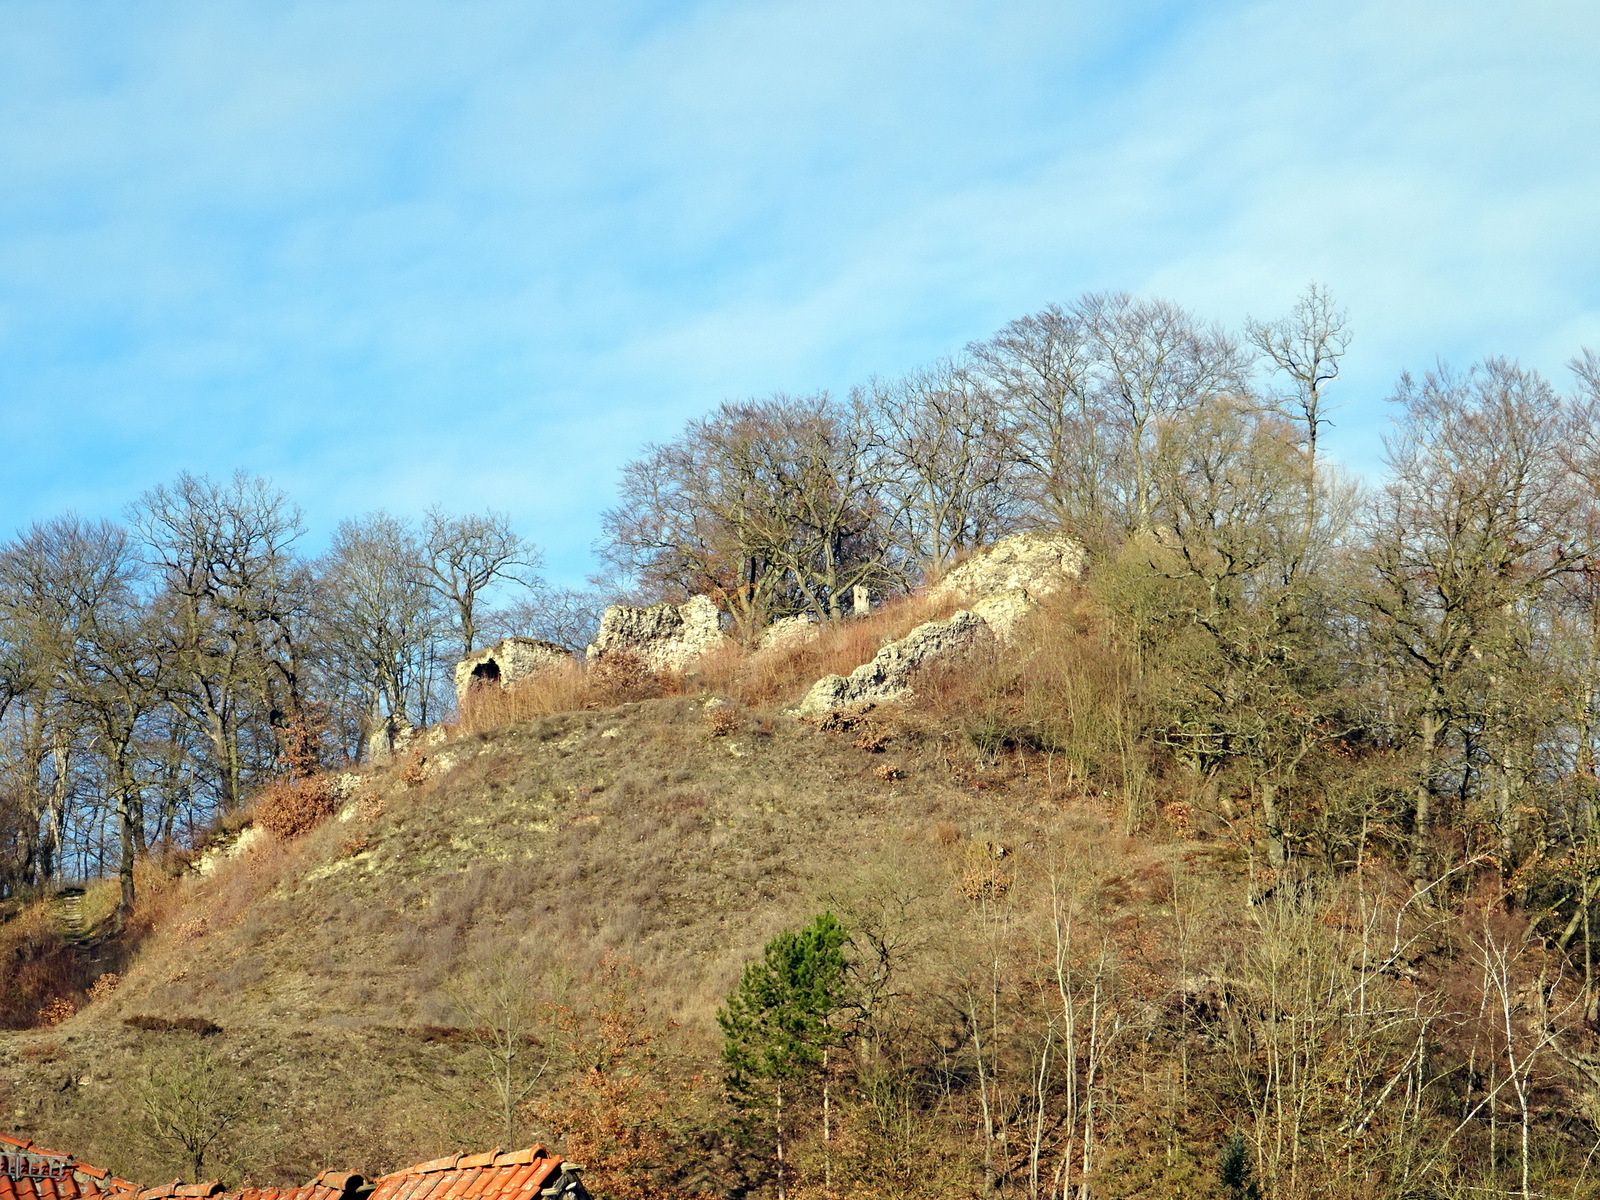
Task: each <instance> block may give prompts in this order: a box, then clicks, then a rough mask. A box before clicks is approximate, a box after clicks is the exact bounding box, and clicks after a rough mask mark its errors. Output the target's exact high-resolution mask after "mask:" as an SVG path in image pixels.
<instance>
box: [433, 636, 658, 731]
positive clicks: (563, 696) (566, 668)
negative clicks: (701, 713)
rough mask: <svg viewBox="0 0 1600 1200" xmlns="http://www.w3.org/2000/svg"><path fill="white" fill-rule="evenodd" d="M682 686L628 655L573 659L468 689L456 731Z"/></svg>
mask: <svg viewBox="0 0 1600 1200" xmlns="http://www.w3.org/2000/svg"><path fill="white" fill-rule="evenodd" d="M682 689H683V683H682V681H681V680H679V679H677V678H674V677H670V676H662V675H658V674H655V673H653V672H651V671H649V670H647V669H646V668H645V666H644V664H643V663H641V662H639V660H638V659H635V658H632V657H631V656H629V655H623V654H612V655H608V656H606V658H604V659H603V660H601V662H600V663H598V664H596V665H595V667H593V668H592V669H589V668H585V667H584V666H582V665H581V664H579V663H576V662H572V663H563V664H562V665H561V666H559V667H551V668H549V669H548V670H544V671H540V672H539V673H538V674H536V675H531V676H529V677H528V678H527V679H522V680H518V681H517V682H516V683H514V684H512V685H510V686H509V687H492V686H491V687H480V688H476V689H474V690H473V691H471V692H469V693H468V694H467V697H466V699H465V701H464V702H463V704H462V706H461V719H460V722H459V723H458V724H457V726H456V728H455V732H456V733H458V734H467V735H472V734H479V733H487V732H488V731H490V730H493V729H503V728H505V727H506V726H508V725H520V724H523V723H524V722H527V721H536V720H538V719H539V718H540V717H547V716H550V715H551V714H553V713H563V712H581V711H583V710H585V709H595V708H606V707H609V706H611V705H614V704H626V703H630V702H633V701H637V700H647V699H653V698H655V697H659V696H670V695H677V694H679V693H680V692H681V691H682Z"/></svg>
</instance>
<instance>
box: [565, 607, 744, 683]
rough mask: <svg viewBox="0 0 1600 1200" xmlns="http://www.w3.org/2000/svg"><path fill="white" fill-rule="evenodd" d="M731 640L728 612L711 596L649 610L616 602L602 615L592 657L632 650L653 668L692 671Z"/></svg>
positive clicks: (596, 659) (600, 658)
mask: <svg viewBox="0 0 1600 1200" xmlns="http://www.w3.org/2000/svg"><path fill="white" fill-rule="evenodd" d="M725 640H726V638H725V636H724V634H723V632H722V614H721V613H719V612H718V611H717V606H716V605H715V604H713V603H711V601H710V599H708V598H707V597H705V596H695V597H693V598H692V599H690V600H689V601H688V602H687V603H685V604H676V605H674V604H652V605H651V606H650V607H649V608H633V607H631V606H629V605H626V604H613V605H612V606H611V607H610V608H608V609H606V611H605V615H604V616H603V617H601V618H600V632H599V633H597V634H596V635H595V639H594V642H593V644H592V645H590V647H589V650H588V655H587V657H588V660H589V662H590V663H591V664H593V663H599V662H601V661H603V660H604V659H605V656H606V655H608V654H626V655H629V656H631V657H633V658H636V659H638V660H639V661H640V662H641V663H643V664H644V665H645V667H647V668H648V669H649V670H651V671H654V672H656V673H658V674H669V673H677V672H682V671H687V670H688V669H689V668H690V667H692V666H693V665H694V664H695V663H696V662H698V661H699V660H700V659H701V658H702V657H703V656H705V655H706V654H708V653H709V652H710V651H712V650H715V649H717V648H718V647H719V646H721V645H722V644H723V642H724V641H725Z"/></svg>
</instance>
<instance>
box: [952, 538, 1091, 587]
mask: <svg viewBox="0 0 1600 1200" xmlns="http://www.w3.org/2000/svg"><path fill="white" fill-rule="evenodd" d="M1084 559H1085V555H1084V550H1083V547H1082V546H1080V545H1079V544H1078V543H1077V542H1075V541H1073V540H1072V539H1071V538H1069V537H1064V536H1062V535H1061V534H1056V533H1016V534H1012V535H1011V536H1010V537H1008V538H1001V539H1000V540H999V541H998V542H996V543H995V544H994V545H992V546H990V547H989V548H988V549H987V550H983V551H980V552H979V553H977V554H974V555H973V556H972V557H971V558H969V559H967V560H966V561H965V562H963V563H961V564H960V565H959V566H956V567H952V568H951V569H950V570H949V571H948V572H947V573H946V574H945V576H944V578H943V579H941V580H939V582H938V583H936V584H934V585H933V587H931V588H929V589H928V594H929V595H930V596H933V597H936V598H942V597H955V598H959V599H963V600H983V599H986V598H988V597H990V596H998V595H1000V594H1002V593H1004V592H1013V591H1020V592H1023V593H1024V594H1026V595H1027V596H1028V598H1029V599H1032V600H1037V599H1039V598H1040V597H1041V596H1047V595H1049V594H1050V593H1051V592H1054V591H1057V590H1059V589H1060V588H1063V587H1065V586H1066V585H1067V584H1068V583H1070V582H1071V581H1072V580H1074V579H1077V578H1078V577H1079V576H1080V575H1082V574H1083V567H1084Z"/></svg>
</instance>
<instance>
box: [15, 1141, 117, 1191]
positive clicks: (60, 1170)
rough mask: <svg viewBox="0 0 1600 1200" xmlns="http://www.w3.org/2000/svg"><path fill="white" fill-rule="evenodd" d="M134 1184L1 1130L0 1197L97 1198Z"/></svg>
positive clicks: (57, 1151)
mask: <svg viewBox="0 0 1600 1200" xmlns="http://www.w3.org/2000/svg"><path fill="white" fill-rule="evenodd" d="M133 1186H134V1185H133V1184H131V1183H129V1182H128V1181H127V1180H126V1179H118V1178H116V1177H115V1176H113V1175H112V1174H111V1173H110V1172H109V1171H107V1170H106V1169H105V1168H104V1167H91V1166H90V1165H89V1164H88V1163H81V1162H79V1161H78V1160H77V1159H75V1158H73V1157H72V1155H70V1154H63V1153H62V1152H61V1151H59V1150H46V1149H45V1148H44V1147H43V1146H36V1145H34V1144H33V1143H32V1142H30V1141H20V1140H18V1139H17V1138H13V1137H7V1136H6V1135H5V1134H3V1133H0V1200H93V1198H94V1197H98V1196H104V1195H109V1194H111V1193H113V1192H122V1191H127V1190H128V1189H130V1188H132V1187H133Z"/></svg>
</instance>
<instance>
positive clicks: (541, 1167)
mask: <svg viewBox="0 0 1600 1200" xmlns="http://www.w3.org/2000/svg"><path fill="white" fill-rule="evenodd" d="M557 1187H559V1188H560V1192H559V1193H557V1194H558V1195H561V1196H563V1197H571V1198H572V1200H580V1198H582V1197H584V1196H587V1194H588V1193H587V1192H585V1191H584V1189H583V1185H582V1184H581V1183H579V1182H578V1175H577V1168H569V1167H568V1165H567V1164H566V1163H564V1162H562V1161H561V1159H559V1158H557V1157H556V1156H555V1155H553V1154H551V1153H550V1152H549V1151H548V1150H546V1149H545V1148H544V1147H543V1146H529V1147H528V1148H527V1149H526V1150H517V1151H513V1152H511V1153H506V1154H502V1153H501V1152H500V1151H498V1150H491V1151H490V1152H489V1153H487V1154H457V1155H453V1156H452V1157H450V1158H436V1159H434V1160H433V1161H432V1162H425V1163H419V1164H417V1165H416V1166H414V1167H407V1168H406V1169H405V1170H404V1171H396V1172H395V1173H394V1174H393V1175H385V1176H384V1177H383V1178H381V1179H379V1180H377V1182H376V1183H375V1184H374V1185H373V1190H372V1195H371V1196H370V1197H369V1198H368V1200H536V1198H537V1197H539V1196H540V1195H542V1194H543V1193H544V1192H545V1191H547V1190H549V1189H552V1188H557Z"/></svg>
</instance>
